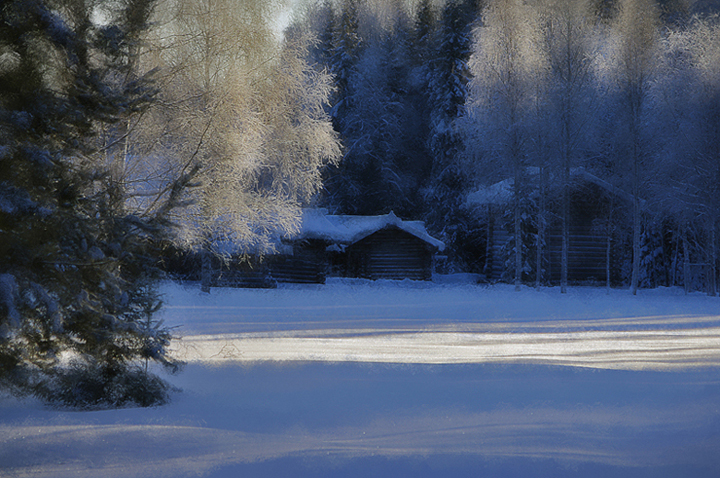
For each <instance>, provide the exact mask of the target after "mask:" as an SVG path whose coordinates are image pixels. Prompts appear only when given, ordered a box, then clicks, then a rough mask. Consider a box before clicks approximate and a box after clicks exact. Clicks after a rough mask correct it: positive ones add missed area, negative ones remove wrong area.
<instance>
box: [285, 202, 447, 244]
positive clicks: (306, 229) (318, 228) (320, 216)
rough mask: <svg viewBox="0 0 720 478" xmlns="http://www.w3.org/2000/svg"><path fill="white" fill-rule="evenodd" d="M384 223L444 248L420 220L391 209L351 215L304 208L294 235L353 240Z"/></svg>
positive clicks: (374, 230) (350, 242)
mask: <svg viewBox="0 0 720 478" xmlns="http://www.w3.org/2000/svg"><path fill="white" fill-rule="evenodd" d="M386 227H396V228H398V229H400V230H403V231H405V232H407V233H408V234H412V235H413V236H415V237H417V238H418V239H421V240H423V241H425V242H427V243H428V244H431V245H432V246H434V247H437V248H438V249H439V250H441V251H442V250H443V249H445V243H443V242H442V241H440V240H438V239H435V238H434V237H432V236H431V235H430V234H428V232H427V230H426V229H425V224H424V223H423V222H422V221H403V220H402V219H400V218H399V217H397V216H396V215H395V214H394V213H393V212H390V213H389V214H385V215H382V216H350V215H329V214H327V212H326V211H325V210H324V209H306V210H304V211H303V215H302V224H301V226H300V233H299V235H298V236H297V238H302V239H324V240H327V241H330V242H334V243H339V244H354V243H356V242H358V241H360V240H361V239H364V238H366V237H367V236H369V235H371V234H373V233H375V232H377V231H379V230H381V229H384V228H386Z"/></svg>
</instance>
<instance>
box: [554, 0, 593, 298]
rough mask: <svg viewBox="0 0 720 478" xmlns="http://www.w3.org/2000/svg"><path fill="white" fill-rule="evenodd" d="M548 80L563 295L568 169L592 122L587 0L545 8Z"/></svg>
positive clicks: (584, 143) (562, 0)
mask: <svg viewBox="0 0 720 478" xmlns="http://www.w3.org/2000/svg"><path fill="white" fill-rule="evenodd" d="M543 10H544V13H545V18H546V22H547V23H546V36H547V46H548V61H549V69H550V76H549V78H548V80H549V85H548V87H549V88H548V98H547V102H546V104H547V108H548V109H549V110H550V111H549V116H550V117H551V118H552V121H551V124H552V125H553V126H554V128H553V129H554V131H553V133H552V138H553V141H551V144H552V145H553V146H554V148H553V149H554V150H555V151H554V152H553V153H554V154H553V156H554V157H556V158H558V159H559V163H558V166H559V167H558V169H559V171H560V174H559V177H560V178H561V179H560V189H561V191H562V199H561V204H562V208H561V218H562V249H561V264H560V290H561V292H562V293H565V292H567V284H568V251H569V247H570V246H569V242H570V170H571V168H572V167H574V166H576V165H577V164H578V160H579V157H580V155H581V154H582V152H583V150H586V149H587V147H588V145H587V142H588V140H589V138H590V135H589V134H588V130H589V127H590V121H591V118H592V105H591V104H590V99H591V98H592V96H593V95H592V90H591V86H592V85H591V80H592V75H591V73H592V46H591V36H592V33H593V32H592V26H593V25H592V17H591V15H590V2H589V0H588V1H586V0H549V1H547V3H545V4H544V9H543Z"/></svg>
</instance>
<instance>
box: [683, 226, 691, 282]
mask: <svg viewBox="0 0 720 478" xmlns="http://www.w3.org/2000/svg"><path fill="white" fill-rule="evenodd" d="M682 239H683V265H684V267H683V284H684V286H685V294H686V295H687V293H688V292H690V244H689V241H688V238H687V224H685V225H683V232H682Z"/></svg>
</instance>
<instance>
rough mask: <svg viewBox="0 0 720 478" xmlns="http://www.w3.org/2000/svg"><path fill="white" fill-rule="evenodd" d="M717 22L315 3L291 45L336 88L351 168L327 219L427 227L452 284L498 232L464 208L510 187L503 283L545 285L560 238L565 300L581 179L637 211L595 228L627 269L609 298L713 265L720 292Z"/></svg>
mask: <svg viewBox="0 0 720 478" xmlns="http://www.w3.org/2000/svg"><path fill="white" fill-rule="evenodd" d="M717 12H718V8H717V4H716V3H714V2H686V1H660V2H656V1H653V0H614V1H608V0H587V1H570V0H567V1H564V0H532V1H513V0H496V1H492V0H487V1H478V0H449V1H447V2H435V1H431V0H420V1H417V2H401V1H395V2H392V1H387V2H371V1H367V2H363V1H361V0H345V1H336V2H315V3H313V4H311V5H310V6H308V7H307V11H306V13H305V15H303V16H301V17H299V19H298V20H297V21H296V22H295V24H294V25H293V26H292V27H291V28H290V29H289V31H288V32H287V35H288V37H289V38H292V37H293V36H294V35H299V34H305V33H306V32H307V31H308V30H310V31H311V32H312V34H313V35H314V36H315V37H316V38H317V43H316V45H315V47H314V48H313V50H312V51H311V61H312V62H313V63H315V64H317V65H320V67H321V68H325V69H326V70H327V71H330V72H331V73H332V74H333V76H334V78H335V84H336V90H335V92H334V94H333V96H332V97H331V105H330V106H329V113H330V115H331V117H332V124H333V127H334V129H335V131H336V132H337V133H338V135H339V137H340V139H341V141H342V145H343V156H342V160H341V161H340V162H339V163H338V164H337V165H336V166H331V167H329V168H328V169H327V170H326V171H325V174H324V188H325V190H324V196H323V197H322V198H321V199H320V203H321V204H322V205H323V206H325V207H328V208H329V209H330V210H332V211H337V212H340V213H345V214H380V213H387V212H389V211H391V210H392V211H394V212H395V213H397V214H399V215H400V216H402V217H407V218H413V219H422V220H425V221H426V222H427V224H428V226H429V228H430V230H431V232H432V233H433V234H435V235H437V236H438V237H439V238H441V239H442V240H444V241H445V242H446V243H448V244H449V245H450V248H449V252H448V255H449V256H450V260H451V263H452V264H453V266H454V267H456V268H457V270H466V271H468V270H469V271H475V272H482V270H483V267H484V266H485V259H486V257H485V254H486V250H485V249H486V246H485V243H486V242H487V232H486V227H485V225H486V223H487V217H485V218H483V217H482V215H483V213H482V211H477V210H475V211H473V210H472V208H469V207H467V206H468V205H467V197H468V194H470V193H472V192H473V191H476V190H478V188H483V187H487V186H490V185H492V184H494V183H496V182H498V181H502V180H504V179H510V180H511V184H512V185H513V199H512V200H511V201H510V202H509V203H508V204H507V207H506V211H505V217H504V220H503V226H502V227H505V228H507V229H508V232H509V233H510V240H511V244H510V246H509V247H508V264H507V266H506V269H508V271H509V274H507V275H506V276H505V277H506V278H507V279H508V280H510V281H514V282H515V283H516V284H519V283H520V282H533V281H534V282H537V283H538V284H540V283H546V282H547V281H548V278H546V277H544V276H543V269H544V266H543V264H544V261H545V260H546V259H545V258H543V247H544V246H546V244H547V243H548V241H549V238H546V237H544V235H545V234H546V232H545V231H546V230H547V229H548V227H549V226H550V223H551V222H553V221H554V222H556V223H558V227H559V231H560V232H559V234H560V236H561V239H560V240H561V242H562V246H561V248H562V257H563V259H562V263H563V266H562V268H563V271H562V274H561V275H560V282H561V285H562V286H563V289H564V287H565V286H566V285H567V281H568V279H567V256H568V248H569V247H570V245H569V236H570V232H569V231H570V230H571V228H572V227H573V218H572V217H571V215H572V214H571V209H572V207H573V206H572V204H573V202H574V201H577V199H578V198H577V197H575V196H574V193H573V192H572V188H571V182H572V176H573V173H574V172H575V171H577V170H578V169H580V168H582V170H584V171H587V172H589V173H591V174H592V175H593V177H594V178H597V179H596V180H599V181H603V182H604V183H605V188H606V189H608V190H609V189H612V188H615V190H616V191H619V192H618V193H616V195H618V194H619V195H620V196H624V197H626V198H629V200H626V201H624V203H623V204H614V205H612V207H606V209H611V210H608V211H606V212H605V213H604V215H602V217H598V218H596V221H595V224H594V231H595V233H596V234H597V235H606V236H607V237H608V242H609V243H610V242H612V256H613V259H612V260H613V261H614V262H618V263H620V264H619V266H618V268H619V269H620V272H618V273H616V274H614V276H613V278H612V282H613V283H615V284H626V285H630V287H631V289H632V291H633V292H634V291H635V290H636V289H637V288H638V287H655V286H658V285H677V284H683V274H689V273H691V272H693V267H695V265H698V264H701V265H702V266H701V267H700V269H702V270H701V271H700V272H697V273H694V274H695V275H697V274H701V275H702V274H705V276H707V277H705V282H707V283H709V287H710V288H712V291H714V288H715V285H714V279H713V278H714V277H715V275H716V263H717V237H716V229H717V220H718V213H719V212H720V210H719V209H718V207H719V206H720V203H719V202H718V199H717V198H718V197H720V196H718V191H717V189H716V188H717V184H718V180H719V179H720V62H719V61H718V59H720V56H719V55H720V21H719V20H718V17H717ZM623 193H625V194H623ZM584 199H585V200H586V201H587V200H592V198H584ZM485 214H486V215H487V213H485ZM509 256H513V257H512V258H510V257H509ZM688 264H693V266H692V267H687V265H688ZM708 268H709V269H708ZM537 271H540V273H538V272H537ZM608 280H609V275H608Z"/></svg>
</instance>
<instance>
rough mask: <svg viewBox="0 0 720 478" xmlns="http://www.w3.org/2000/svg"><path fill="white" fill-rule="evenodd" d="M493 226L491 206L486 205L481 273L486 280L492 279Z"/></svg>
mask: <svg viewBox="0 0 720 478" xmlns="http://www.w3.org/2000/svg"><path fill="white" fill-rule="evenodd" d="M494 225H495V224H494V221H493V215H492V205H490V204H488V206H487V238H486V240H485V267H483V273H484V274H485V279H486V280H490V279H492V274H493V260H494V259H495V258H494V257H493V233H494V231H493V229H494Z"/></svg>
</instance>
